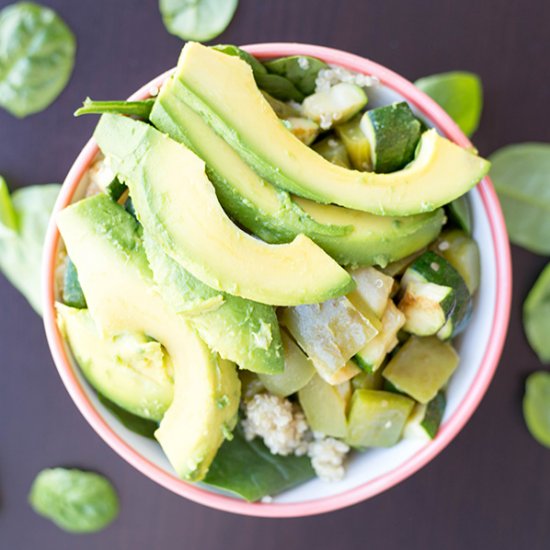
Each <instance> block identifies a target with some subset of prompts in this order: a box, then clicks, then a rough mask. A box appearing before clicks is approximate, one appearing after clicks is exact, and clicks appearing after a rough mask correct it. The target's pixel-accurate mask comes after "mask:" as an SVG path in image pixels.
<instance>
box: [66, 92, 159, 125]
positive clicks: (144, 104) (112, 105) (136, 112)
mask: <svg viewBox="0 0 550 550" xmlns="http://www.w3.org/2000/svg"><path fill="white" fill-rule="evenodd" d="M154 104H155V100H154V99H153V98H151V99H143V100H141V101H94V100H93V99H90V98H89V97H87V98H86V99H85V100H84V103H83V104H82V107H79V108H78V109H77V110H76V111H75V112H74V116H81V115H101V114H103V113H112V114H116V115H131V116H135V117H137V118H141V119H143V120H149V115H150V114H151V109H152V108H153V105H154Z"/></svg>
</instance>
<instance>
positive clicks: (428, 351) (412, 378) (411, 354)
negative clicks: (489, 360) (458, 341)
mask: <svg viewBox="0 0 550 550" xmlns="http://www.w3.org/2000/svg"><path fill="white" fill-rule="evenodd" d="M458 362H459V357H458V354H457V353H456V351H455V350H454V348H453V347H452V346H451V344H449V343H447V342H442V341H441V340H440V339H439V338H437V337H435V336H428V337H426V338H419V337H417V336H411V337H410V338H409V339H408V340H407V341H406V342H405V343H404V344H403V345H402V346H401V348H399V350H398V351H397V353H396V354H395V355H394V356H393V357H392V359H391V360H390V362H389V363H388V364H387V366H386V368H385V369H384V372H383V373H382V374H383V376H384V378H385V379H386V380H388V381H389V382H390V383H391V384H393V385H394V386H395V388H397V390H399V391H401V392H403V393H406V394H407V395H410V396H411V397H413V398H414V399H416V400H417V401H418V402H419V403H423V404H426V403H429V402H430V401H431V400H432V399H434V398H435V396H436V395H437V393H438V392H439V391H440V390H441V389H442V388H443V387H444V386H445V384H447V382H448V381H449V379H450V378H451V376H452V374H453V372H454V371H455V369H456V368H457V366H458Z"/></svg>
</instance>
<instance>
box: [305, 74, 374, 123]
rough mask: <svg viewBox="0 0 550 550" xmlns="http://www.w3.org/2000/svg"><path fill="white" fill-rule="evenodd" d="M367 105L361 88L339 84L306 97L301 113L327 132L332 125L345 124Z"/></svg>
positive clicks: (343, 83)
mask: <svg viewBox="0 0 550 550" xmlns="http://www.w3.org/2000/svg"><path fill="white" fill-rule="evenodd" d="M366 104H367V94H366V93H365V91H364V90H363V88H361V87H359V86H357V85H356V84H350V83H349V82H340V83H338V84H335V85H334V86H332V87H331V88H330V89H328V90H326V91H322V92H317V93H315V94H312V95H310V96H308V97H306V98H305V99H304V101H303V103H302V113H303V114H304V115H305V116H306V117H307V118H310V119H311V120H314V121H315V122H317V123H318V124H319V125H320V126H321V128H323V129H324V130H327V129H328V128H330V127H331V126H332V125H333V124H334V123H337V122H346V121H347V120H349V119H350V118H352V117H353V116H354V115H356V114H357V113H358V112H359V111H360V110H361V109H362V108H363V107H364V106H365V105H366Z"/></svg>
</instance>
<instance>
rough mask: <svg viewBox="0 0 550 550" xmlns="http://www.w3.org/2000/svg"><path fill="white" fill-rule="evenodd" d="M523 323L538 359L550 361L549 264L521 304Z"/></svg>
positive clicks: (549, 405) (545, 361)
mask: <svg viewBox="0 0 550 550" xmlns="http://www.w3.org/2000/svg"><path fill="white" fill-rule="evenodd" d="M549 237H550V233H549ZM523 325H524V327H525V332H526V334H527V338H528V340H529V343H530V344H531V347H532V348H533V349H534V350H535V352H536V353H537V355H538V356H539V359H540V360H541V361H542V362H543V363H550V264H548V265H547V266H546V268H545V269H544V271H543V272H542V273H541V275H540V276H539V278H538V279H537V282H536V283H535V286H533V288H532V289H531V292H529V295H528V296H527V299H526V300H525V303H524V304H523ZM548 408H549V409H550V401H549V402H548Z"/></svg>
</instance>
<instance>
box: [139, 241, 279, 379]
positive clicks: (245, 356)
mask: <svg viewBox="0 0 550 550" xmlns="http://www.w3.org/2000/svg"><path fill="white" fill-rule="evenodd" d="M143 244H144V246H145V252H146V254H147V259H148V260H149V265H150V266H151V269H152V271H153V277H154V279H155V282H156V284H157V287H158V289H159V292H160V293H161V294H162V296H163V298H164V299H165V300H166V302H167V303H169V304H170V305H171V306H172V307H175V308H176V310H177V311H182V310H183V311H185V310H186V304H187V303H188V302H191V303H192V302H193V301H194V300H196V299H197V297H199V299H202V300H203V301H204V302H205V303H208V301H209V300H213V299H214V298H215V297H219V298H221V303H218V304H216V306H215V307H213V308H210V309H206V310H203V311H199V312H195V313H193V314H191V315H189V317H188V321H189V323H190V324H191V325H192V326H193V327H194V328H195V330H196V331H197V332H198V333H199V336H200V337H201V338H202V339H203V340H204V341H205V342H206V343H207V344H208V346H209V347H210V349H212V350H214V351H215V352H217V353H219V354H220V356H221V357H222V358H223V359H228V360H230V361H234V362H235V363H237V364H238V365H239V366H240V367H241V368H243V369H247V370H250V371H253V372H262V373H267V374H275V373H280V372H282V371H283V370H284V357H283V350H282V343H281V334H280V332H279V323H278V321H277V315H276V314H275V309H274V308H273V307H271V306H266V305H264V304H259V303H258V302H252V301H251V300H244V299H243V298H239V297H238V296H231V294H226V293H220V292H218V291H217V290H213V289H211V288H210V287H208V286H206V285H205V284H204V283H201V282H200V281H199V280H198V279H195V277H193V275H191V274H190V273H189V272H187V271H185V269H184V268H183V267H182V266H181V265H180V264H178V263H177V262H176V261H174V260H172V258H170V256H168V255H167V254H165V253H164V252H163V251H162V250H161V248H160V247H159V246H158V245H157V244H156V242H155V241H154V240H153V238H152V237H151V236H150V235H149V234H148V233H145V235H144V238H143Z"/></svg>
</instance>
